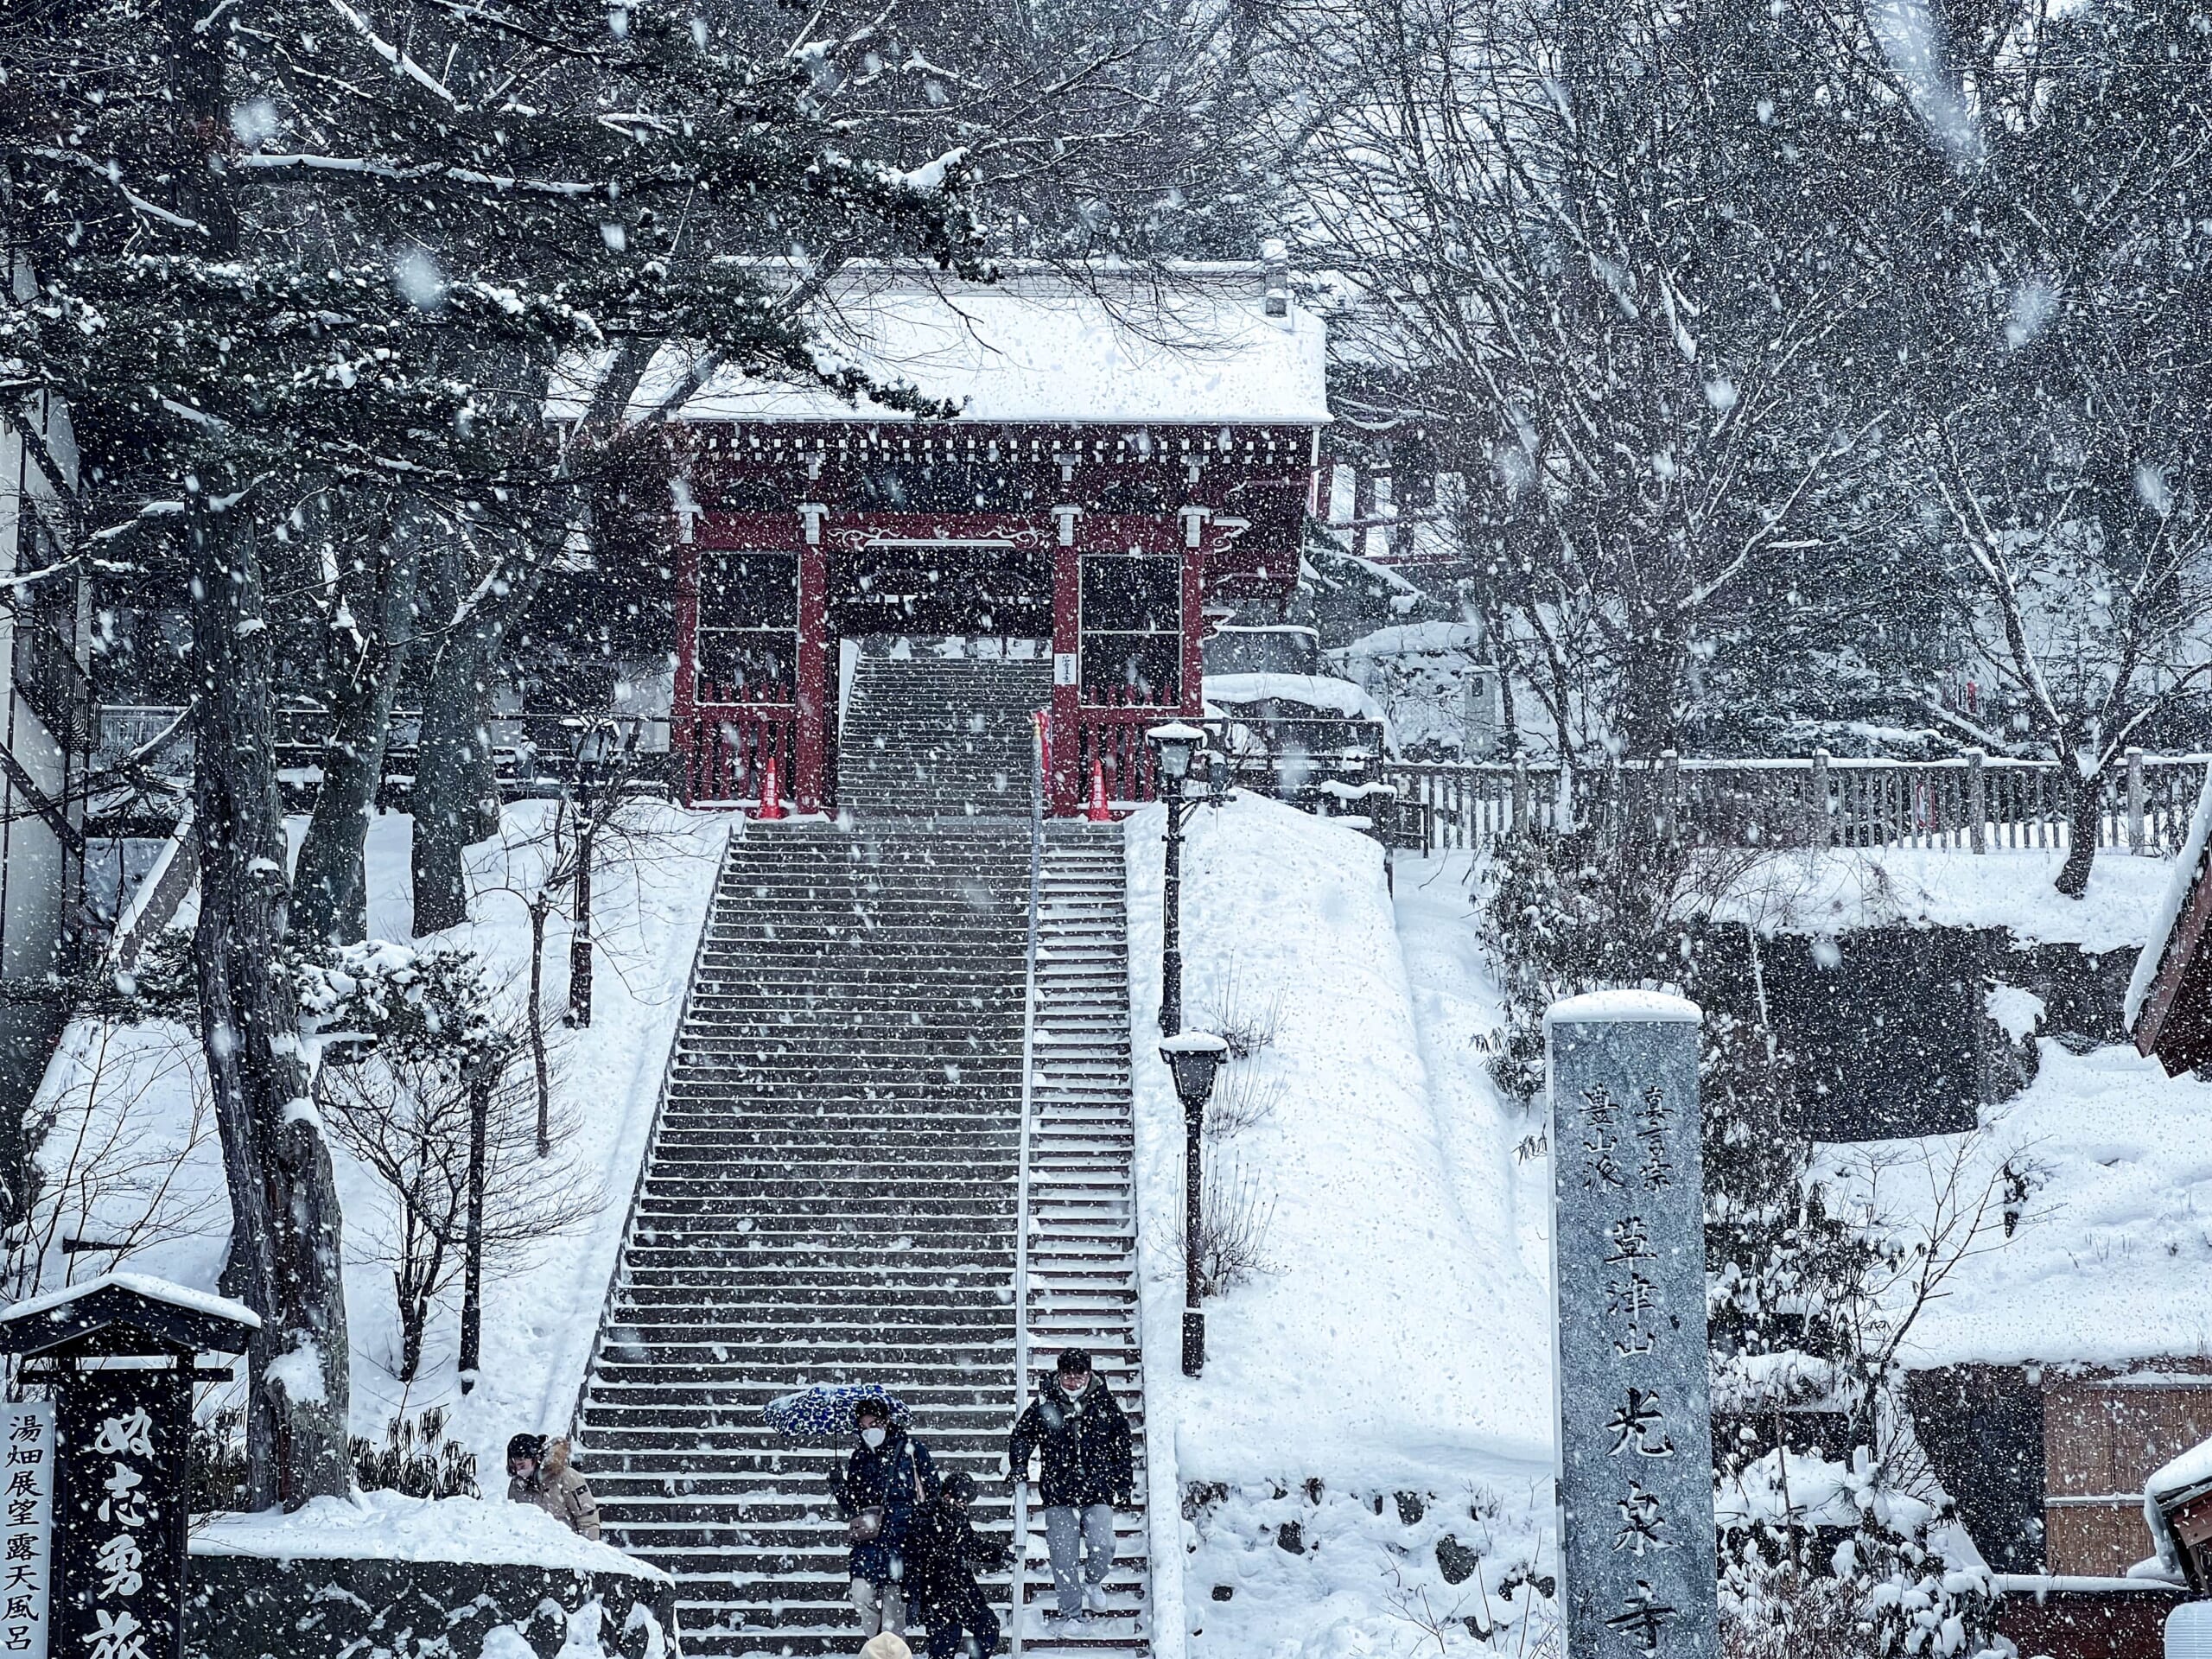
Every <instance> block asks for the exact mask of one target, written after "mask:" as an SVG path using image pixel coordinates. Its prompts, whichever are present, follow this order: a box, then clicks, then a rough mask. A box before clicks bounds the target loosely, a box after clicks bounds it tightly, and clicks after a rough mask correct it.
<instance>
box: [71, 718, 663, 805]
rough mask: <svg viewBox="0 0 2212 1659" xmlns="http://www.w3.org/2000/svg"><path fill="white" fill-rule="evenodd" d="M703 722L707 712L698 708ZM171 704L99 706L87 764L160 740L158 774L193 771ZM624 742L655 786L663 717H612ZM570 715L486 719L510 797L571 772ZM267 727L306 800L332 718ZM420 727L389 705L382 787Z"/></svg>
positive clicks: (404, 760) (398, 772) (114, 759)
mask: <svg viewBox="0 0 2212 1659" xmlns="http://www.w3.org/2000/svg"><path fill="white" fill-rule="evenodd" d="M701 712H702V724H703V716H704V714H705V712H706V711H704V710H702V711H701ZM183 713H184V710H183V709H182V708H181V707H180V706H178V705H176V704H160V703H104V704H102V705H101V706H100V708H99V711H98V720H97V725H96V728H95V730H94V732H93V745H92V766H93V769H94V770H95V771H96V772H97V771H99V770H100V769H102V768H111V767H113V766H117V765H118V763H120V762H121V761H122V760H123V759H124V757H125V756H127V755H129V754H131V753H134V752H136V751H138V750H141V749H143V748H145V747H147V746H148V745H149V744H158V746H159V747H157V748H156V750H155V751H154V753H151V754H149V755H148V756H146V757H145V764H146V766H147V767H148V769H149V771H151V772H154V773H156V775H159V776H163V777H168V778H174V779H184V778H188V777H190V776H191V775H192V734H191V732H190V730H189V729H188V727H187V726H185V725H184V724H183V723H182V722H181V720H180V718H179V717H180V716H181V715H182V714H183ZM611 718H613V721H614V722H615V724H616V726H617V727H618V728H620V731H621V734H622V736H623V740H624V741H626V742H628V743H629V744H631V745H632V747H633V750H634V752H635V755H636V757H637V758H636V762H635V764H634V766H633V768H632V777H633V778H634V779H636V781H637V782H638V783H639V785H643V786H646V787H657V786H658V783H659V780H660V779H661V777H662V775H663V774H662V771H661V765H662V758H663V756H664V754H665V753H666V752H667V751H668V749H669V747H670V736H669V726H670V722H669V719H668V716H666V715H613V716H612V717H611ZM572 719H573V717H572V716H570V715H560V714H521V715H493V717H492V718H491V719H490V720H489V721H486V730H487V731H488V732H489V733H490V734H491V738H492V755H493V765H494V766H495V768H496V770H497V772H498V773H499V779H500V782H501V785H502V786H503V787H505V789H506V790H507V791H508V792H509V793H510V794H512V795H529V794H533V793H540V792H543V788H544V786H546V785H550V784H554V783H557V782H558V781H559V780H561V779H564V778H566V777H567V776H568V774H569V772H570V771H571V770H572V769H573V752H574V746H575V727H574V726H573V725H572V724H571V721H572ZM329 729H330V716H329V715H328V713H327V712H326V711H325V710H322V709H296V708H281V709H272V710H271V711H270V731H271V734H273V736H274V737H275V740H276V747H277V765H278V766H280V767H283V768H284V769H285V771H286V772H289V773H291V774H293V775H292V776H291V777H290V778H288V779H287V780H286V783H287V793H288V797H289V796H290V795H294V794H297V795H299V796H301V797H302V799H305V798H312V795H313V782H312V780H313V779H314V778H315V776H316V775H317V774H316V773H315V772H314V770H313V769H314V768H315V766H317V765H318V764H319V763H320V762H321V759H322V747H323V742H324V740H325V738H326V737H327V734H328V732H329ZM422 729H423V715H422V711H421V710H420V709H394V710H392V715H391V729H390V734H389V736H388V737H387V739H386V747H385V758H384V771H385V781H386V782H387V784H391V783H395V782H397V783H398V784H401V785H404V784H405V783H406V782H407V781H409V780H411V779H413V777H414V775H415V760H416V745H417V743H418V742H419V741H420V739H421V735H422Z"/></svg>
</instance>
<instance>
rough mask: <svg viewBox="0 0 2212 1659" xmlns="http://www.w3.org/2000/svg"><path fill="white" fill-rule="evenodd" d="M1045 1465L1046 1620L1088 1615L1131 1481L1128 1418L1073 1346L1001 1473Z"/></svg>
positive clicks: (1096, 1602)
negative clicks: (1049, 1606)
mask: <svg viewBox="0 0 2212 1659" xmlns="http://www.w3.org/2000/svg"><path fill="white" fill-rule="evenodd" d="M1032 1452H1035V1453H1037V1454H1038V1455H1039V1461H1040V1463H1041V1464H1042V1465H1043V1469H1042V1476H1043V1478H1042V1479H1041V1480H1040V1481H1039V1483H1038V1484H1039V1493H1038V1497H1039V1500H1040V1501H1041V1503H1043V1506H1044V1510H1045V1544H1046V1548H1047V1549H1048V1550H1049V1551H1050V1552H1051V1554H1052V1587H1053V1589H1054V1590H1055V1591H1056V1592H1058V1599H1059V1605H1058V1607H1057V1608H1056V1609H1053V1610H1052V1611H1047V1612H1046V1615H1045V1616H1046V1618H1062V1619H1065V1618H1078V1617H1090V1616H1092V1615H1095V1614H1099V1613H1103V1612H1106V1611H1108V1607H1107V1604H1106V1588H1105V1586H1106V1575H1107V1573H1109V1572H1111V1571H1112V1570H1113V1566H1114V1511H1115V1510H1116V1508H1126V1507H1127V1506H1128V1503H1129V1498H1130V1492H1131V1488H1132V1486H1133V1485H1134V1484H1135V1481H1134V1478H1133V1477H1132V1475H1131V1472H1130V1457H1129V1420H1128V1418H1127V1417H1126V1416H1124V1415H1122V1408H1121V1407H1120V1406H1118V1405H1116V1403H1115V1401H1114V1396H1113V1395H1111V1394H1110V1393H1109V1392H1108V1391H1107V1389H1106V1384H1105V1383H1103V1382H1102V1381H1101V1380H1100V1379H1099V1378H1098V1377H1096V1376H1094V1375H1093V1374H1092V1372H1091V1369H1090V1355H1089V1354H1087V1353H1085V1352H1084V1351H1083V1350H1082V1349H1080V1348H1071V1349H1069V1350H1068V1351H1067V1352H1065V1353H1064V1354H1062V1355H1061V1356H1060V1361H1059V1364H1058V1366H1057V1367H1056V1368H1055V1369H1054V1371H1053V1374H1052V1376H1048V1377H1046V1379H1045V1382H1044V1384H1043V1386H1042V1387H1040V1388H1039V1389H1038V1390H1037V1397H1036V1398H1035V1399H1034V1400H1033V1401H1031V1402H1029V1408H1028V1409H1027V1410H1026V1411H1024V1412H1023V1413H1022V1414H1021V1416H1020V1421H1017V1422H1016V1423H1015V1424H1014V1433H1013V1435H1012V1436H1011V1437H1010V1438H1009V1439H1008V1440H1007V1453H1006V1461H1007V1475H1008V1476H1009V1477H1010V1478H1012V1479H1013V1480H1014V1481H1015V1482H1016V1483H1017V1484H1018V1483H1020V1482H1021V1481H1024V1480H1027V1478H1029V1459H1030V1455H1031V1453H1032Z"/></svg>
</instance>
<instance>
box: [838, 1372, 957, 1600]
mask: <svg viewBox="0 0 2212 1659" xmlns="http://www.w3.org/2000/svg"><path fill="white" fill-rule="evenodd" d="M853 1427H854V1429H855V1432H856V1433H858V1434H859V1436H860V1444H859V1445H858V1446H855V1447H854V1448H853V1454H852V1456H851V1457H849V1458H848V1459H846V1460H845V1466H844V1467H843V1468H842V1469H833V1470H831V1471H829V1495H830V1496H831V1497H834V1498H836V1500H837V1513H838V1514H839V1515H841V1516H844V1518H845V1519H846V1521H847V1522H851V1521H853V1520H854V1519H855V1518H856V1517H857V1516H860V1515H861V1514H862V1513H863V1512H864V1511H867V1510H881V1511H882V1512H883V1514H882V1525H881V1527H880V1529H878V1531H877V1532H876V1535H875V1536H874V1537H873V1538H869V1539H865V1540H863V1539H860V1538H855V1539H854V1540H853V1553H852V1561H851V1569H850V1570H851V1573H852V1577H853V1587H852V1592H851V1594H852V1598H853V1605H854V1606H855V1607H857V1608H859V1609H860V1610H861V1635H863V1636H874V1635H875V1634H877V1633H878V1632H879V1631H882V1630H888V1631H890V1632H891V1633H892V1634H893V1635H894V1636H899V1635H903V1634H904V1633H905V1631H906V1589H905V1587H904V1585H903V1580H905V1578H906V1533H907V1529H909V1528H910V1527H912V1525H913V1521H914V1512H915V1511H916V1510H918V1509H920V1508H921V1506H922V1505H923V1504H924V1503H927V1502H928V1501H929V1500H930V1499H931V1498H932V1497H936V1496H937V1470H936V1468H935V1467H934V1466H933V1465H931V1461H930V1449H929V1447H927V1446H924V1445H923V1444H922V1443H921V1442H920V1441H919V1440H914V1439H912V1437H911V1436H909V1435H908V1434H907V1433H906V1430H905V1429H903V1428H900V1427H899V1426H898V1425H897V1424H895V1423H893V1421H891V1407H890V1405H889V1403H888V1402H885V1401H882V1400H860V1401H855V1402H854V1405H853Z"/></svg>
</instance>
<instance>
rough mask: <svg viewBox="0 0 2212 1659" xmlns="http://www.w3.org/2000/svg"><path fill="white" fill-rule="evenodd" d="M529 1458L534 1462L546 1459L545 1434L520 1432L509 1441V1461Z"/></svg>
mask: <svg viewBox="0 0 2212 1659" xmlns="http://www.w3.org/2000/svg"><path fill="white" fill-rule="evenodd" d="M517 1458H528V1459H530V1460H531V1462H532V1463H543V1462H544V1461H545V1437H544V1436H543V1434H518V1435H516V1436H514V1437H513V1438H512V1440H509V1441H508V1442H507V1461H508V1462H509V1463H512V1462H513V1461H514V1460H515V1459H517Z"/></svg>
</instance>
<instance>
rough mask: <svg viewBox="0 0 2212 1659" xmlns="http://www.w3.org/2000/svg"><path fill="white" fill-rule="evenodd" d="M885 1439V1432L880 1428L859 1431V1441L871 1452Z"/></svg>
mask: <svg viewBox="0 0 2212 1659" xmlns="http://www.w3.org/2000/svg"><path fill="white" fill-rule="evenodd" d="M886 1438H887V1436H886V1433H885V1431H884V1430H882V1429H880V1428H864V1429H862V1430H861V1440H863V1441H865V1442H866V1443H867V1446H868V1450H869V1451H871V1452H873V1451H874V1450H875V1448H876V1447H877V1446H881V1445H882V1444H883V1442H884V1440H885V1439H886Z"/></svg>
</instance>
